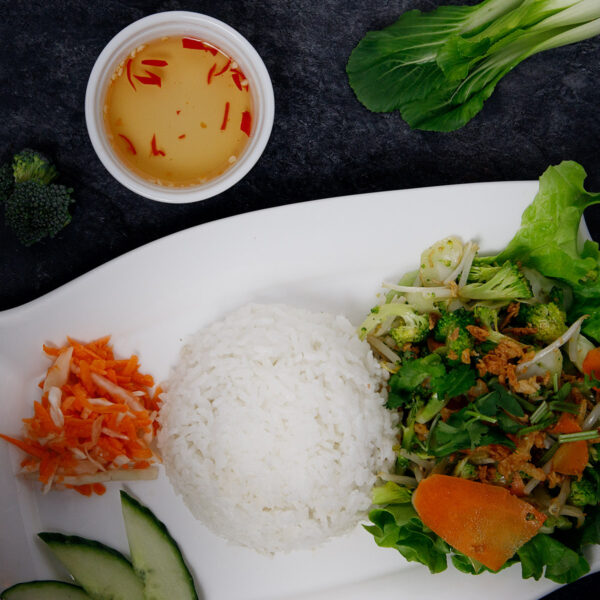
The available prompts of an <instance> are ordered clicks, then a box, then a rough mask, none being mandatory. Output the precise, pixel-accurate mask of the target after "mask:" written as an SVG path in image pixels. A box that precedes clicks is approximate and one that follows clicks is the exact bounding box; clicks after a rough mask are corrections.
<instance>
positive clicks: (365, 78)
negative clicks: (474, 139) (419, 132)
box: [346, 0, 600, 131]
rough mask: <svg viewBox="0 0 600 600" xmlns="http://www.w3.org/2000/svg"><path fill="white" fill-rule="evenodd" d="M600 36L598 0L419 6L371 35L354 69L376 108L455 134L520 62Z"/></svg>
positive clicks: (353, 81)
mask: <svg viewBox="0 0 600 600" xmlns="http://www.w3.org/2000/svg"><path fill="white" fill-rule="evenodd" d="M598 34H600V2H599V1H598V0H484V2H481V3H480V4H477V5H475V6H440V7H439V8H437V9H436V10H433V11H431V12H427V13H422V12H421V11H419V10H411V11H408V12H406V13H404V14H403V15H401V17H400V18H399V19H398V21H396V23H394V24H393V25H391V26H390V27H387V28H386V29H383V30H381V31H371V32H369V33H367V34H366V35H365V37H364V38H363V39H362V40H361V41H360V42H359V44H358V45H357V46H356V48H355V49H354V50H353V52H352V54H351V55H350V58H349V60H348V65H347V67H346V71H347V74H348V78H349V82H350V86H351V87H352V89H353V90H354V92H355V94H356V96H357V98H358V99H359V100H360V102H362V103H363V104H364V105H365V106H366V107H367V108H368V109H369V110H371V111H373V112H392V111H395V110H398V111H400V113H401V115H402V118H403V119H404V120H405V121H406V122H407V123H408V124H409V125H410V126H411V127H412V128H414V129H423V130H430V131H454V130H456V129H459V128H460V127H462V126H463V125H465V124H466V123H468V122H469V121H470V120H471V119H472V118H473V117H474V116H475V115H476V114H477V113H478V112H479V111H480V110H481V109H482V108H483V103H484V102H485V100H487V99H488V98H489V97H490V96H491V94H492V92H493V91H494V88H495V87H496V85H497V83H498V82H499V81H500V79H502V77H504V75H506V74H507V73H508V72H509V71H510V70H511V69H513V68H514V67H516V66H517V65H518V64H519V63H520V62H522V61H523V60H525V59H526V58H528V57H530V56H532V55H534V54H537V53H539V52H543V51H544V50H549V49H551V48H558V47H559V46H565V45H567V44H572V43H574V42H579V41H581V40H585V39H587V38H591V37H593V36H595V35H598Z"/></svg>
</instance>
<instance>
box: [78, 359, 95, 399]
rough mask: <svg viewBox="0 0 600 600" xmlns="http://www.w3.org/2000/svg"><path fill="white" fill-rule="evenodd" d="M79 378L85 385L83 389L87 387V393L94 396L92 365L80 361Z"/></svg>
mask: <svg viewBox="0 0 600 600" xmlns="http://www.w3.org/2000/svg"><path fill="white" fill-rule="evenodd" d="M79 377H80V378H81V383H83V387H85V391H86V392H87V393H88V394H93V393H94V382H93V381H92V377H91V373H90V365H89V363H88V362H87V361H85V360H81V361H79Z"/></svg>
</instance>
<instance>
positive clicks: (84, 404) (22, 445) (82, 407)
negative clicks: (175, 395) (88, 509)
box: [0, 336, 161, 496]
mask: <svg viewBox="0 0 600 600" xmlns="http://www.w3.org/2000/svg"><path fill="white" fill-rule="evenodd" d="M69 348H72V356H71V362H70V364H69V365H68V367H69V368H68V374H67V373H65V377H66V381H65V383H64V384H63V385H62V386H61V387H60V388H59V389H60V392H61V395H60V401H59V402H58V408H57V403H56V402H55V400H54V399H53V404H52V405H51V404H50V401H49V398H48V393H49V392H44V393H42V395H41V397H40V400H39V401H35V402H34V404H33V413H34V414H33V417H30V418H26V419H23V426H24V427H23V429H24V431H23V436H22V439H18V438H16V437H11V436H8V435H4V434H0V438H1V439H3V440H5V441H7V442H9V443H11V444H13V445H14V446H16V447H17V448H19V449H20V450H22V451H23V452H25V453H26V454H27V455H28V456H27V457H26V458H24V459H23V460H22V461H21V467H22V469H23V470H24V472H25V473H35V474H37V477H38V479H39V481H41V482H42V483H44V484H45V486H46V487H45V489H47V488H50V487H52V488H60V487H66V488H70V489H73V490H75V491H76V492H78V493H80V494H82V495H84V496H91V495H92V494H98V495H102V494H104V493H105V492H106V487H105V486H104V485H103V484H102V483H93V484H89V483H85V484H84V485H73V482H74V481H77V479H78V478H79V480H80V481H81V477H85V476H89V475H94V474H96V473H100V472H104V471H107V472H109V471H111V470H117V469H118V470H120V471H123V470H127V469H148V468H150V467H151V466H152V465H153V463H154V462H156V461H158V460H160V458H159V457H157V456H156V455H155V454H154V452H153V451H152V449H151V448H150V447H149V445H148V442H147V440H149V439H152V438H153V437H154V434H155V433H156V430H157V429H158V427H159V424H158V421H157V420H156V415H157V412H158V409H159V406H160V396H159V394H160V393H161V390H160V388H158V387H157V388H156V389H155V390H154V391H152V388H153V387H154V378H153V377H152V376H151V375H147V374H144V373H141V372H140V371H139V369H140V362H139V357H138V356H137V355H135V354H133V355H132V356H130V357H129V358H126V359H121V358H115V356H114V353H113V349H112V346H111V345H110V336H106V337H103V338H100V339H97V340H94V341H92V342H89V343H82V342H79V341H77V340H75V339H72V338H67V344H66V345H65V346H63V347H62V348H58V347H54V346H48V345H46V344H44V345H43V351H44V353H45V354H46V355H47V356H48V357H49V358H51V359H52V360H53V364H52V365H51V366H50V368H49V369H48V371H47V375H48V373H49V372H50V371H51V370H52V367H54V366H55V363H56V361H57V359H58V357H59V356H61V354H62V353H63V352H64V351H65V350H68V349H69ZM69 352H71V351H70V350H69ZM54 371H56V368H55V369H54ZM63 373H64V371H63ZM103 378H104V379H103ZM62 381H63V380H61V382H62ZM103 381H104V383H103ZM44 382H45V380H43V381H41V382H40V384H39V387H40V388H41V389H42V390H44ZM53 382H56V379H54V380H53ZM106 382H111V383H112V384H113V385H114V386H118V387H114V388H113V389H112V390H111V391H110V392H108V391H106V389H105V388H107V387H108V384H107V383H106ZM52 386H53V383H50V382H48V384H47V387H46V390H48V387H52ZM54 387H58V386H57V385H55V386H54ZM52 393H56V392H52ZM132 406H133V407H134V409H133V410H132V408H131V407H132ZM117 457H119V458H118V460H117V461H116V462H117V463H118V464H115V463H113V461H115V459H117ZM123 457H125V458H126V459H127V462H125V463H124V458H123ZM123 463H124V464H123ZM133 475H134V473H132V476H133ZM65 478H68V479H67V481H69V484H66V482H65V483H62V482H63V481H64V480H65ZM83 481H85V479H84V480H83ZM88 481H89V479H88Z"/></svg>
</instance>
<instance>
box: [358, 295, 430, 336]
mask: <svg viewBox="0 0 600 600" xmlns="http://www.w3.org/2000/svg"><path fill="white" fill-rule="evenodd" d="M389 320H391V324H390V325H389V333H390V335H391V336H392V337H393V338H394V340H395V342H396V343H397V344H398V345H403V344H406V343H412V342H414V343H416V342H421V341H423V340H424V339H425V338H426V337H427V334H428V333H429V317H428V316H427V315H422V314H420V313H418V312H417V311H416V310H415V309H414V307H412V306H411V305H410V304H403V303H400V302H396V303H390V304H381V305H380V306H375V307H374V308H372V309H371V314H370V315H369V316H368V317H367V318H366V319H365V320H364V321H363V323H362V325H361V326H360V331H359V333H360V337H361V339H364V338H365V337H366V336H367V335H368V334H371V333H372V334H374V335H378V333H379V330H380V328H381V325H382V324H383V323H384V322H386V321H387V322H389Z"/></svg>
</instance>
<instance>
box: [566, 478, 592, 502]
mask: <svg viewBox="0 0 600 600" xmlns="http://www.w3.org/2000/svg"><path fill="white" fill-rule="evenodd" d="M569 500H570V501H571V504H574V505H575V506H586V505H588V504H592V505H594V504H596V503H597V502H598V498H597V496H596V486H595V485H594V484H593V483H592V482H591V481H589V480H587V479H581V480H580V481H573V482H572V483H571V494H570V495H569Z"/></svg>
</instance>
